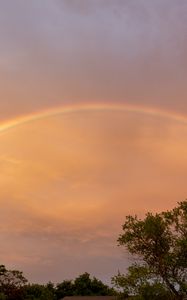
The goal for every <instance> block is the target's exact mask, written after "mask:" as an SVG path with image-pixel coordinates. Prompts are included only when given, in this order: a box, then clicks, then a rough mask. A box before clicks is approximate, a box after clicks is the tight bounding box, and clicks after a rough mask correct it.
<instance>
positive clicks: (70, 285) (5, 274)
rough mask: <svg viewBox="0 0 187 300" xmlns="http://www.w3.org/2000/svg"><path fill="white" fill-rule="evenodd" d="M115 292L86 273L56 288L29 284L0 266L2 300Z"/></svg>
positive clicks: (49, 299) (53, 298)
mask: <svg viewBox="0 0 187 300" xmlns="http://www.w3.org/2000/svg"><path fill="white" fill-rule="evenodd" d="M114 293H115V291H114V290H113V289H112V288H109V287H108V286H107V285H105V284H104V283H102V281H100V280H98V279H97V278H95V277H94V278H90V274H88V273H84V274H82V275H80V276H78V277H77V278H76V279H75V280H74V281H73V280H64V281H62V282H61V283H58V284H57V285H56V286H55V285H54V284H53V283H51V282H49V283H47V284H45V285H42V284H28V282H27V280H26V279H25V277H24V276H23V274H22V272H20V271H16V270H7V269H6V268H5V266H3V265H1V266H0V300H58V299H62V298H64V297H66V296H79V295H80V296H88V295H92V296H96V295H113V294H114Z"/></svg>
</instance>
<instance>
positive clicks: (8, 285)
mask: <svg viewBox="0 0 187 300" xmlns="http://www.w3.org/2000/svg"><path fill="white" fill-rule="evenodd" d="M26 282H27V279H26V278H25V277H24V276H23V273H22V272H20V271H17V270H7V269H6V268H5V266H4V265H1V266H0V297H1V298H0V299H7V300H22V299H23V298H24V292H23V287H24V285H25V284H26Z"/></svg>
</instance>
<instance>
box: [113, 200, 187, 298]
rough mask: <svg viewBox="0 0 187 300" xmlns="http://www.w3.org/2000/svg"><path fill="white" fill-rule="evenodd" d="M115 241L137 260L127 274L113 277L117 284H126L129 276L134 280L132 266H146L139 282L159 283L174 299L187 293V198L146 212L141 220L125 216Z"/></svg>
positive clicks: (137, 268) (151, 284)
mask: <svg viewBox="0 0 187 300" xmlns="http://www.w3.org/2000/svg"><path fill="white" fill-rule="evenodd" d="M118 242H119V245H121V246H125V247H126V249H127V250H128V251H129V252H130V253H131V254H132V255H134V256H135V257H136V258H137V260H139V261H140V263H139V265H136V268H134V267H133V268H132V269H129V270H128V271H129V273H128V275H123V276H122V275H121V274H118V276H116V277H114V278H113V282H115V283H116V285H118V286H119V284H120V283H122V282H123V285H125V286H127V282H128V280H129V279H132V277H133V280H132V281H133V284H135V283H136V278H134V275H135V270H136V271H138V270H139V271H143V270H144V271H145V270H147V271H146V272H147V273H146V276H148V277H147V278H146V281H144V284H143V285H142V286H145V282H146V284H148V285H149V287H151V286H152V287H153V284H155V283H156V284H159V286H161V285H162V287H163V288H164V289H167V291H168V292H169V293H170V295H171V297H172V296H174V297H175V299H183V298H184V297H185V296H186V295H187V201H183V202H180V203H178V206H177V207H176V208H174V209H173V210H171V211H167V212H162V213H160V214H159V213H156V214H152V213H147V214H146V216H145V218H144V219H143V220H142V219H139V218H138V217H137V216H134V217H133V216H127V217H126V221H125V223H124V225H123V233H122V234H121V235H120V236H119V239H118ZM141 268H143V269H141ZM132 275H133V276H132ZM144 275H145V272H144ZM142 276H143V275H142V274H140V277H142ZM123 278H124V281H122V279H123ZM144 280H145V278H144ZM136 284H137V283H136ZM140 286H141V285H140ZM123 288H124V286H123ZM129 292H130V291H129V290H128V293H129ZM145 299H146V298H145Z"/></svg>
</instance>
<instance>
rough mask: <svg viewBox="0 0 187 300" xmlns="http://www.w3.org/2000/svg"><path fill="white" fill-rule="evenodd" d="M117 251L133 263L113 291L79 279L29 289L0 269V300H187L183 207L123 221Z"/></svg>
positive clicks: (18, 275)
mask: <svg viewBox="0 0 187 300" xmlns="http://www.w3.org/2000/svg"><path fill="white" fill-rule="evenodd" d="M122 229H123V231H122V234H121V235H120V236H119V239H118V242H119V245H120V246H122V247H125V249H126V250H128V252H129V253H130V254H131V255H132V257H135V260H134V263H133V264H132V265H131V266H129V268H128V269H127V271H126V273H125V274H121V273H120V272H119V273H118V274H117V275H116V276H114V277H113V278H112V283H113V286H114V287H115V288H116V289H117V291H118V292H116V290H115V289H113V288H111V287H109V286H107V285H106V284H104V283H103V282H102V281H100V280H98V279H96V278H95V277H94V278H90V275H89V274H88V273H84V274H82V275H80V276H79V277H77V278H76V279H75V280H64V281H63V282H61V283H59V284H56V285H54V284H52V283H48V284H46V285H40V284H28V282H27V280H26V279H25V278H24V276H23V274H22V272H20V271H10V270H7V269H6V268H5V267H4V266H0V300H59V299H63V298H64V297H65V296H107V295H117V296H118V297H119V298H120V299H131V300H157V299H158V300H184V299H185V300H186V299H187V201H183V202H180V203H178V206H177V207H175V208H174V209H172V210H170V211H166V212H161V213H156V214H153V213H147V214H146V215H145V217H144V219H139V218H138V217H137V216H127V217H126V219H125V223H124V224H123V227H122Z"/></svg>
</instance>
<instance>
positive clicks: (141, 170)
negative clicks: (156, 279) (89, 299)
mask: <svg viewBox="0 0 187 300" xmlns="http://www.w3.org/2000/svg"><path fill="white" fill-rule="evenodd" d="M171 3H172V4H171ZM186 12H187V2H186V1H185V0H181V1H180V4H179V2H178V1H177V0H153V1H149V0H135V1H121V0H62V1H59V0H55V1H50V0H45V1H37V0H33V1H30V2H26V1H24V0H14V1H11V3H10V2H9V1H6V0H2V1H1V2H0V44H1V47H0V166H1V173H0V203H1V215H2V216H1V224H0V241H1V245H2V246H1V250H0V259H1V263H4V264H6V265H7V266H8V267H10V268H18V269H20V270H23V271H24V273H25V274H26V276H27V277H28V278H29V279H30V280H31V281H39V282H46V281H49V280H52V281H60V280H63V279H65V278H72V277H74V276H76V275H78V274H80V273H81V272H85V271H87V272H90V273H91V274H92V275H96V276H98V277H99V278H101V279H103V280H107V281H110V277H111V276H113V275H114V274H115V273H117V271H118V269H124V266H126V264H127V262H128V260H127V257H126V256H125V255H124V254H123V252H122V251H121V250H120V249H119V248H117V247H116V239H117V237H118V234H119V233H120V230H121V225H122V224H123V220H124V218H125V216H126V214H129V213H132V214H134V213H137V214H139V215H140V216H141V215H143V214H144V213H145V212H146V211H148V210H151V211H160V210H164V209H169V208H172V207H173V206H174V205H176V202H177V201H181V200H184V199H185V198H186V169H187V155H186V149H187V117H186V116H187V104H186V96H187V92H186V76H187V68H186ZM42 112H43V113H42ZM52 112H53V113H52ZM55 112H56V113H55ZM57 112H58V113H57ZM42 116H43V117H42Z"/></svg>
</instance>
